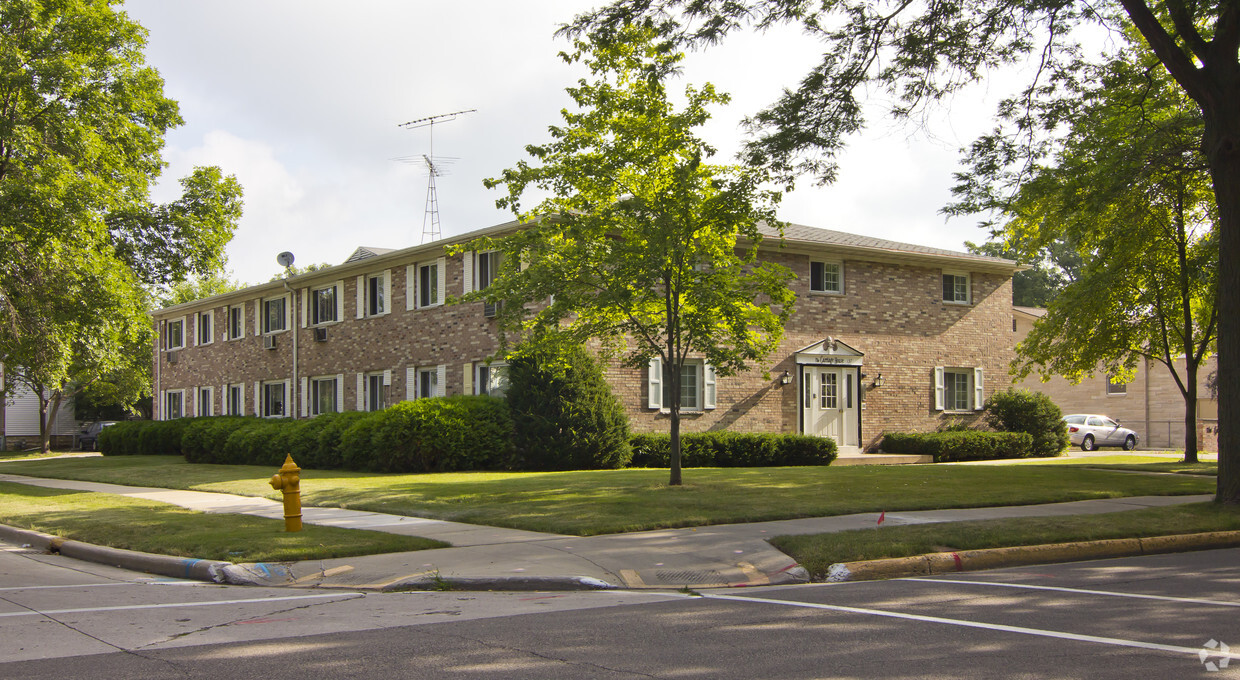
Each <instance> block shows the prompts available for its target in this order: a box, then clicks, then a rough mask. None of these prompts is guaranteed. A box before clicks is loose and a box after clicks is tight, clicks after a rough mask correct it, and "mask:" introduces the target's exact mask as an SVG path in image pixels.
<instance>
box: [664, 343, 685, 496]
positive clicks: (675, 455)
mask: <svg viewBox="0 0 1240 680" xmlns="http://www.w3.org/2000/svg"><path fill="white" fill-rule="evenodd" d="M663 370H664V374H663V379H664V380H665V381H666V382H664V383H663V384H665V385H669V387H668V392H670V394H671V397H672V398H671V400H670V401H671V403H670V404H668V410H669V411H670V412H671V416H672V418H671V429H670V432H669V434H670V436H671V461H670V462H671V468H672V470H671V474H670V476H669V477H668V480H667V483H668V486H680V485H681V476H680V376H681V370H680V366H677V365H673V363H672V362H670V361H667V362H664V364H663Z"/></svg>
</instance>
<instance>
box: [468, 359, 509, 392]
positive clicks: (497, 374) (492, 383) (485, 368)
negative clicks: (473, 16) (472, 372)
mask: <svg viewBox="0 0 1240 680" xmlns="http://www.w3.org/2000/svg"><path fill="white" fill-rule="evenodd" d="M474 388H475V390H476V391H477V393H478V394H489V395H491V396H493V397H502V396H504V393H505V392H507V391H508V366H506V365H504V364H490V365H487V364H478V379H477V380H476V381H475V382H474Z"/></svg>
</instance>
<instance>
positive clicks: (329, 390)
mask: <svg viewBox="0 0 1240 680" xmlns="http://www.w3.org/2000/svg"><path fill="white" fill-rule="evenodd" d="M336 384H337V383H336V378H334V377H332V378H313V379H311V380H310V415H312V416H317V415H322V414H324V413H337V412H339V411H340V407H339V404H337V402H336Z"/></svg>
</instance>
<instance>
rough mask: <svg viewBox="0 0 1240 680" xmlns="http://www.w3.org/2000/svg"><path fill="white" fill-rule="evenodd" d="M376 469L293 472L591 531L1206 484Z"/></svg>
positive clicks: (1034, 469) (444, 507)
mask: <svg viewBox="0 0 1240 680" xmlns="http://www.w3.org/2000/svg"><path fill="white" fill-rule="evenodd" d="M274 471H275V470H274V468H269V467H253V466H225V465H192V464H189V463H186V462H185V461H184V460H183V459H182V458H180V457H176V456H118V457H108V458H78V459H58V460H43V461H27V462H13V463H5V464H4V465H2V466H0V473H11V474H30V475H37V476H44V477H61V478H67V479H83V480H91V481H101V482H112V483H117V484H133V485H139V486H159V487H168V488H184V489H195V490H199V491H220V492H228V493H237V494H243V495H252V496H266V497H269V498H277V494H276V492H275V491H273V490H272V489H271V487H270V486H268V484H267V479H268V478H270V476H271V474H272V473H273V472H274ZM684 479H685V484H684V486H681V487H669V486H667V471H666V470H647V469H631V470H598V471H575V472H548V473H530V472H527V473H484V472H471V473H447V474H426V475H409V474H402V475H381V474H368V473H359V472H343V471H321V470H305V471H303V473H302V484H301V487H302V493H303V496H302V498H303V503H305V504H306V505H321V506H335V507H344V508H352V509H358V510H371V511H377V512H387V513H392V514H398V515H413V516H419V517H432V518H436V519H446V520H453V521H460V522H470V523H475V524H486V525H492V526H503V527H512V528H519V529H528V530H532V531H546V532H553V533H563V534H576V535H594V534H606V533H617V532H625V531H638V530H643V529H657V528H666V527H681V526H700V525H706V524H721V523H729V522H751V521H761V520H774V519H789V518H796V517H820V516H827V515H839V514H850V513H856V512H877V511H880V510H887V511H897V510H923V509H934V508H959V507H979V506H991V505H1024V504H1032V503H1053V502H1059V501H1070V500H1083V499H1090V498H1116V497H1122V496H1142V495H1182V494H1201V493H1213V492H1214V487H1215V484H1214V480H1213V479H1210V478H1206V477H1198V476H1192V475H1177V476H1171V475H1135V474H1131V473H1125V472H1113V471H1105V470H1093V469H1084V468H1082V467H1081V466H1078V465H1056V464H1050V465H987V466H980V465H979V466H966V465H917V466H844V467H796V468H793V467H788V468H727V469H724V468H691V469H686V470H685V473H684Z"/></svg>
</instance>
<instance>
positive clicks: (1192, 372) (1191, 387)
mask: <svg viewBox="0 0 1240 680" xmlns="http://www.w3.org/2000/svg"><path fill="white" fill-rule="evenodd" d="M1192 351H1193V348H1192V347H1189V352H1192ZM1197 368H1198V367H1197V364H1196V362H1194V361H1193V358H1192V357H1185V359H1184V373H1185V376H1186V377H1187V379H1188V384H1187V385H1185V387H1186V388H1187V390H1188V391H1187V392H1185V394H1184V462H1185V463H1196V462H1197Z"/></svg>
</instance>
